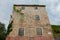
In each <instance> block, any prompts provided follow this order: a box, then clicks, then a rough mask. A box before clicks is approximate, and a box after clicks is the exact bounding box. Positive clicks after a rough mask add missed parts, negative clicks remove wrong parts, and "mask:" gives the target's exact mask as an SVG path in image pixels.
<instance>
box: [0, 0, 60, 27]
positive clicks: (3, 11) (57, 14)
mask: <svg viewBox="0 0 60 40" xmlns="http://www.w3.org/2000/svg"><path fill="white" fill-rule="evenodd" d="M13 4H39V5H42V4H43V5H46V11H47V13H48V17H49V21H50V23H51V24H56V25H60V0H29V1H28V0H0V22H2V23H5V24H6V27H7V25H8V24H9V20H10V14H12V9H13V8H12V7H13Z"/></svg>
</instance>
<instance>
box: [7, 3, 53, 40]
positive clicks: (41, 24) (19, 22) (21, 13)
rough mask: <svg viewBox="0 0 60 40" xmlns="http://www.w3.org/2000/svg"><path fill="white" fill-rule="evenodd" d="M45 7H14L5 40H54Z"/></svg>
mask: <svg viewBox="0 0 60 40" xmlns="http://www.w3.org/2000/svg"><path fill="white" fill-rule="evenodd" d="M45 7H46V5H16V4H15V5H14V6H13V13H12V15H11V20H10V21H13V24H12V29H13V30H12V31H11V32H10V34H9V35H8V37H7V38H6V40H54V38H53V33H52V29H51V26H50V22H49V19H48V16H47V12H46V8H45Z"/></svg>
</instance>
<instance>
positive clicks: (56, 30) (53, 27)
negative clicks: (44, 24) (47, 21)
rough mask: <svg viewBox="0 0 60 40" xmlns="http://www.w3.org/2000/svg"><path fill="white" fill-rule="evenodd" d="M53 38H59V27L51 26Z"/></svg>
mask: <svg viewBox="0 0 60 40" xmlns="http://www.w3.org/2000/svg"><path fill="white" fill-rule="evenodd" d="M51 26H52V29H53V35H54V37H56V36H60V25H51Z"/></svg>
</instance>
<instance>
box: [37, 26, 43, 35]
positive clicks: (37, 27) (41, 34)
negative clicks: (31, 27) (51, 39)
mask: <svg viewBox="0 0 60 40" xmlns="http://www.w3.org/2000/svg"><path fill="white" fill-rule="evenodd" d="M38 28H40V29H41V30H42V31H41V32H42V34H41V35H40V34H37V29H38ZM36 35H38V36H42V35H43V28H42V27H37V28H36Z"/></svg>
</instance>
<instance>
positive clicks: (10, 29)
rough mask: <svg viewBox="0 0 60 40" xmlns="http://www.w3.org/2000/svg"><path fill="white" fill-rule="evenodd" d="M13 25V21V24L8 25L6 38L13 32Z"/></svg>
mask: <svg viewBox="0 0 60 40" xmlns="http://www.w3.org/2000/svg"><path fill="white" fill-rule="evenodd" d="M12 23H13V21H11V23H10V24H9V25H8V28H7V33H6V36H7V35H9V33H10V32H11V31H12Z"/></svg>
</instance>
